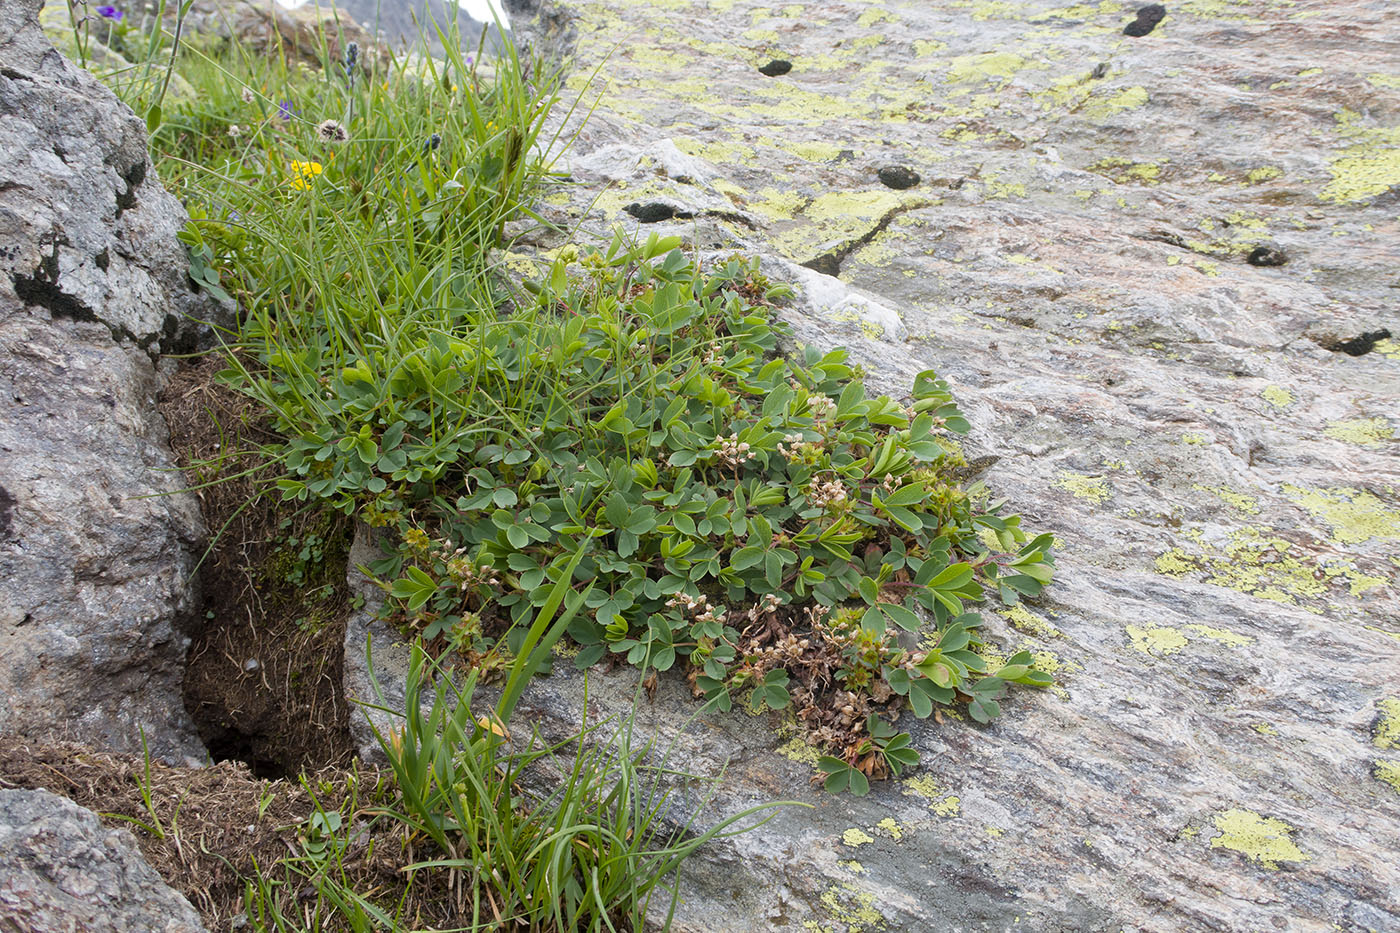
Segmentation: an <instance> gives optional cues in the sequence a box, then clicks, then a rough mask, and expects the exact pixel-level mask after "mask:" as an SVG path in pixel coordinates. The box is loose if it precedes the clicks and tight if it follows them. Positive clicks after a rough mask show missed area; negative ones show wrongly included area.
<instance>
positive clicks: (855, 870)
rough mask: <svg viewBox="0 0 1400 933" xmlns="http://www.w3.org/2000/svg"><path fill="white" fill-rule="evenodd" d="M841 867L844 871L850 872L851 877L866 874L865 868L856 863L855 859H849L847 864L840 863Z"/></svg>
mask: <svg viewBox="0 0 1400 933" xmlns="http://www.w3.org/2000/svg"><path fill="white" fill-rule="evenodd" d="M841 867H842V868H844V869H846V871H848V872H850V873H851V874H853V875H864V874H867V873H868V872H867V869H866V867H865V866H864V865H862V864H861V863H860V862H857V861H856V860H855V859H851V860H850V861H848V862H842V863H841Z"/></svg>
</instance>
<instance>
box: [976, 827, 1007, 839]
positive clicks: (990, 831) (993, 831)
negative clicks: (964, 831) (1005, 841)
mask: <svg viewBox="0 0 1400 933" xmlns="http://www.w3.org/2000/svg"><path fill="white" fill-rule="evenodd" d="M982 829H983V830H984V831H985V832H986V833H987V835H988V836H991V837H992V838H993V839H1000V838H1001V837H1002V836H1005V835H1006V830H1004V829H1001V828H999V827H996V826H983V827H982Z"/></svg>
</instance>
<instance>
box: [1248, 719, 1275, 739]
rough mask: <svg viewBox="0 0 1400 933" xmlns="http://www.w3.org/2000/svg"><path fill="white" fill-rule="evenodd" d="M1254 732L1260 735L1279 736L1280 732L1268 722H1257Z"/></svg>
mask: <svg viewBox="0 0 1400 933" xmlns="http://www.w3.org/2000/svg"><path fill="white" fill-rule="evenodd" d="M1254 731H1255V732H1257V733H1259V734H1260V735H1268V736H1276V735H1278V730H1277V729H1275V728H1274V727H1273V726H1271V725H1269V724H1268V723H1267V722H1256V723H1255V724H1254Z"/></svg>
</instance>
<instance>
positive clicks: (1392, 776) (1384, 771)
mask: <svg viewBox="0 0 1400 933" xmlns="http://www.w3.org/2000/svg"><path fill="white" fill-rule="evenodd" d="M1371 764H1372V765H1373V766H1374V768H1375V770H1374V771H1372V773H1373V774H1374V775H1375V776H1376V780H1378V781H1381V782H1383V783H1386V784H1389V785H1390V786H1391V788H1392V789H1393V790H1394V791H1395V792H1396V793H1397V794H1400V761H1386V760H1385V759H1384V758H1377V759H1376V760H1375V761H1373V762H1371Z"/></svg>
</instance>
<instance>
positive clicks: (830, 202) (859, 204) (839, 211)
mask: <svg viewBox="0 0 1400 933" xmlns="http://www.w3.org/2000/svg"><path fill="white" fill-rule="evenodd" d="M902 206H904V199H903V198H901V197H900V196H899V195H897V194H893V193H891V192H888V191H833V192H830V193H827V194H823V195H820V196H819V197H817V199H816V200H814V201H813V202H812V204H811V206H810V207H809V208H807V210H806V215H807V216H808V217H809V218H811V219H812V220H814V221H816V222H817V223H828V222H835V221H841V222H845V221H853V222H855V223H857V224H873V223H875V222H878V221H879V220H880V219H881V218H883V217H884V216H885V215H886V214H888V213H889V212H890V211H893V210H896V209H898V208H900V207H902Z"/></svg>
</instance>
